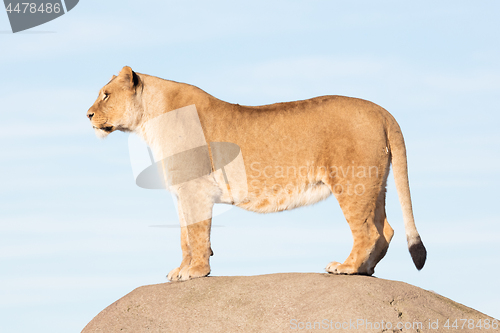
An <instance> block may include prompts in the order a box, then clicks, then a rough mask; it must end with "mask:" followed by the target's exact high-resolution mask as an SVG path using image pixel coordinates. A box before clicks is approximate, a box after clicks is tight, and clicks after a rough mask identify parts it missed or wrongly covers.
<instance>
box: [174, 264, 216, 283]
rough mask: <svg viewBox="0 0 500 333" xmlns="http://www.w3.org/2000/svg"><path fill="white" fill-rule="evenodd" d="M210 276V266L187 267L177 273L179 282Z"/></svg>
mask: <svg viewBox="0 0 500 333" xmlns="http://www.w3.org/2000/svg"><path fill="white" fill-rule="evenodd" d="M208 274H210V265H195V266H189V268H187V269H182V270H181V271H180V273H179V280H181V281H186V280H190V279H196V278H200V277H204V276H207V275H208Z"/></svg>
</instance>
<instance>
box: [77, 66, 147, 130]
mask: <svg viewBox="0 0 500 333" xmlns="http://www.w3.org/2000/svg"><path fill="white" fill-rule="evenodd" d="M141 88H142V82H141V79H140V78H139V76H138V75H137V74H136V73H135V72H134V71H132V69H131V68H130V67H128V66H125V67H123V69H122V70H121V72H120V74H118V76H115V75H113V77H112V78H111V81H109V82H108V84H106V85H105V86H104V87H103V88H102V89H101V90H100V91H99V96H98V97H97V100H96V101H95V103H94V105H92V107H91V108H90V109H89V110H88V111H87V117H88V118H89V119H90V123H91V124H92V126H93V127H94V130H95V133H96V135H97V136H98V137H101V138H103V137H106V136H107V135H108V134H109V133H111V132H114V131H116V130H120V131H125V132H128V131H133V130H134V129H135V128H136V126H137V125H138V124H139V122H140V117H141V114H142V112H141V110H142V107H141V103H140V99H141Z"/></svg>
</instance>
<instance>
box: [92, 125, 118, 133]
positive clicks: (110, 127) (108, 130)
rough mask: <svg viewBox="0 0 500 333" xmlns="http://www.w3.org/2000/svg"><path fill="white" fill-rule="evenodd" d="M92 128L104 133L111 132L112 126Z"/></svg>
mask: <svg viewBox="0 0 500 333" xmlns="http://www.w3.org/2000/svg"><path fill="white" fill-rule="evenodd" d="M92 127H94V128H95V129H100V130H102V131H104V132H111V131H112V130H113V126H105V127H95V126H92Z"/></svg>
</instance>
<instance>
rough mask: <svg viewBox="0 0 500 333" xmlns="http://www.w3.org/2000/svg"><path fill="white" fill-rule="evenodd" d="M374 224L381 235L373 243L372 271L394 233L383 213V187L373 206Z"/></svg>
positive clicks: (383, 254) (385, 251)
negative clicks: (375, 205)
mask: <svg viewBox="0 0 500 333" xmlns="http://www.w3.org/2000/svg"><path fill="white" fill-rule="evenodd" d="M375 226H376V227H377V231H378V233H379V234H380V235H382V236H383V237H380V238H379V239H378V241H377V243H376V244H375V251H374V252H373V255H372V258H371V260H370V262H371V270H372V271H373V270H374V269H375V266H376V265H377V264H378V262H379V261H380V260H382V258H383V257H384V256H385V254H386V253H387V249H388V248H389V244H390V242H391V239H392V236H393V235H394V230H393V229H392V227H391V226H390V225H389V222H388V221H387V216H386V213H385V189H383V190H382V191H381V192H380V194H379V197H378V200H377V207H376V208H375Z"/></svg>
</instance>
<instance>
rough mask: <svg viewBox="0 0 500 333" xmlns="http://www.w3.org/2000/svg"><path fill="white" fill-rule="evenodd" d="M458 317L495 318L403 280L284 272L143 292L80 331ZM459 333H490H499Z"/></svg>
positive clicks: (305, 326) (339, 326) (338, 325)
mask: <svg viewBox="0 0 500 333" xmlns="http://www.w3.org/2000/svg"><path fill="white" fill-rule="evenodd" d="M448 319H449V321H448V324H449V328H446V327H445V326H444V325H445V324H446V321H447V320H448ZM455 319H458V321H457V323H456V324H457V325H458V327H459V329H458V330H459V331H460V330H461V327H462V324H463V321H461V320H460V319H467V320H469V321H470V320H472V321H470V323H472V322H474V327H475V325H476V324H477V323H478V321H479V320H481V323H484V322H485V319H486V320H489V322H490V325H491V323H492V322H493V321H494V318H491V317H488V316H486V315H485V314H482V313H480V312H478V311H476V310H474V309H471V308H468V307H466V306H464V305H462V304H459V303H456V302H454V301H452V300H450V299H448V298H446V297H443V296H440V295H438V294H436V293H433V292H430V291H426V290H423V289H420V288H418V287H415V286H412V285H409V284H406V283H403V282H398V281H389V280H384V279H378V278H375V277H368V276H345V275H330V274H317V273H286V274H271V275H260V276H224V277H223V276H217V277H207V278H201V279H195V280H190V281H186V282H174V283H163V284H158V285H150V286H144V287H140V288H137V289H135V290H134V291H132V292H131V293H129V294H128V295H126V296H124V297H122V298H121V299H119V300H118V301H116V302H115V303H113V304H111V305H110V306H108V307H107V308H106V309H104V310H103V311H102V312H101V313H99V314H98V315H97V316H96V317H95V318H94V319H93V320H92V321H91V322H90V323H89V324H88V325H87V326H86V327H85V328H84V329H83V331H82V333H90V332H106V333H112V332H122V333H123V332H134V333H137V332H290V331H292V332H293V331H302V332H310V331H324V330H330V331H358V332H450V331H457V329H454V328H453V327H452V325H453V321H454V320H455ZM468 323H469V322H467V324H466V325H468ZM496 323H497V325H498V321H497V322H496ZM397 325H399V327H397ZM401 325H402V326H401ZM405 325H406V326H405ZM430 325H431V326H430ZM399 328H402V329H399ZM464 330H465V331H467V332H475V331H477V332H485V331H487V332H494V331H498V328H497V329H492V328H491V327H490V328H489V329H487V330H486V329H484V328H483V329H479V328H474V329H466V328H464Z"/></svg>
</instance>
